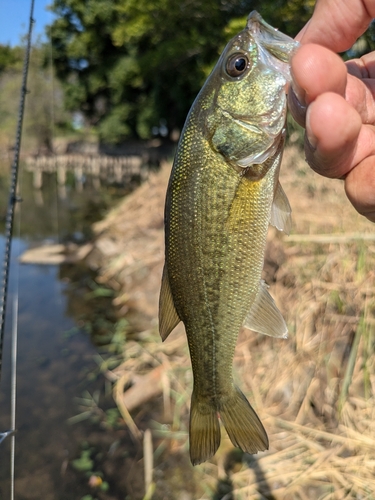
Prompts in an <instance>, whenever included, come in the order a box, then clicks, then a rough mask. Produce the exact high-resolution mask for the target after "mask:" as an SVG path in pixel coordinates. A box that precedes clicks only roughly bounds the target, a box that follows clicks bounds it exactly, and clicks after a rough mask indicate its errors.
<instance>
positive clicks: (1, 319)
mask: <svg viewBox="0 0 375 500" xmlns="http://www.w3.org/2000/svg"><path fill="white" fill-rule="evenodd" d="M33 14H34V0H31V7H30V20H29V30H28V34H27V45H26V52H25V59H24V65H23V72H22V86H21V96H20V106H19V110H18V121H17V129H16V143H15V147H14V159H13V164H12V169H11V183H10V189H9V201H8V208H7V215H6V219H5V252H4V264H3V273H2V280H1V292H0V380H1V371H2V363H3V361H2V360H3V344H4V326H5V312H6V305H7V295H8V281H9V267H10V256H11V246H12V233H13V219H14V210H15V206H16V203H17V202H18V201H20V199H19V198H17V179H18V170H19V157H20V150H21V136H22V123H23V116H24V109H25V99H26V94H27V87H26V84H27V76H28V72H29V60H30V50H31V34H32V29H33V24H34V22H35V21H34V19H33ZM0 438H1V434H0Z"/></svg>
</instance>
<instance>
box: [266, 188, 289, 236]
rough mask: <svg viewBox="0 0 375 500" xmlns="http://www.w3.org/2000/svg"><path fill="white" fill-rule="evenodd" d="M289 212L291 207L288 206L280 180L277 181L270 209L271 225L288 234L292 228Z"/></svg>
mask: <svg viewBox="0 0 375 500" xmlns="http://www.w3.org/2000/svg"><path fill="white" fill-rule="evenodd" d="M291 213H292V209H291V208H290V204H289V200H288V198H287V196H286V194H285V193H284V190H283V188H282V187H281V184H280V182H278V183H277V188H276V191H275V196H274V199H273V203H272V209H271V219H270V224H271V226H275V227H276V229H278V230H279V231H284V233H285V234H289V233H290V230H291V228H292V217H291Z"/></svg>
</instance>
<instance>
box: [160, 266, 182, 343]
mask: <svg viewBox="0 0 375 500" xmlns="http://www.w3.org/2000/svg"><path fill="white" fill-rule="evenodd" d="M180 321H181V320H180V317H179V315H178V314H177V311H176V308H175V305H174V303H173V297H172V292H171V287H170V285H169V278H168V271H167V267H166V265H164V269H163V277H162V280H161V290H160V298H159V332H160V336H161V338H162V340H165V339H166V338H167V337H168V335H169V334H170V333H171V331H172V330H173V329H174V328H175V327H176V326H177V325H178V323H179V322H180Z"/></svg>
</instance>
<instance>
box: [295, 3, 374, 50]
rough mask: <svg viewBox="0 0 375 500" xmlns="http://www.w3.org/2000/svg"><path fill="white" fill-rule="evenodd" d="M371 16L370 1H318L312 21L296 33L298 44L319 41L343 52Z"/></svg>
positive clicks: (365, 26) (331, 48)
mask: <svg viewBox="0 0 375 500" xmlns="http://www.w3.org/2000/svg"><path fill="white" fill-rule="evenodd" d="M374 17H375V2H374V1H373V0H346V1H345V2H341V1H337V0H318V2H317V4H316V6H315V10H314V14H313V16H312V18H311V21H310V22H309V24H308V25H307V26H306V27H305V28H304V30H303V32H302V34H300V35H299V36H300V39H301V43H303V44H305V43H319V44H320V45H324V46H325V47H327V48H329V49H330V50H332V51H334V52H344V51H345V50H348V49H349V48H350V47H351V46H352V45H353V43H354V42H355V41H356V40H357V38H358V37H360V36H361V35H362V34H363V33H364V32H365V31H366V29H367V27H368V26H369V24H370V22H371V19H372V18H374Z"/></svg>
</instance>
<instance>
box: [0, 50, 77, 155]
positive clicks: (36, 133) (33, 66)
mask: <svg viewBox="0 0 375 500" xmlns="http://www.w3.org/2000/svg"><path fill="white" fill-rule="evenodd" d="M46 51H47V48H46V47H45V46H44V45H37V46H35V47H34V48H33V49H32V51H31V56H30V65H29V74H28V80H27V89H28V91H29V93H28V94H27V96H26V104H25V117H24V133H25V136H26V137H25V138H28V139H30V138H32V140H33V142H34V144H36V147H37V149H44V150H45V149H47V150H51V147H52V135H53V132H54V127H62V126H65V124H66V122H67V121H68V119H69V116H68V115H67V113H66V112H65V111H64V109H63V95H62V90H61V85H60V84H59V82H58V81H57V80H56V78H54V75H53V72H52V71H51V67H45V60H46ZM23 58H24V50H23V49H21V48H20V47H15V48H9V47H6V46H5V47H4V46H1V45H0V116H1V121H0V136H1V142H2V143H3V144H2V145H3V146H5V147H11V145H12V144H13V142H14V140H15V133H16V125H17V119H18V108H19V102H20V95H21V85H22V71H23Z"/></svg>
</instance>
